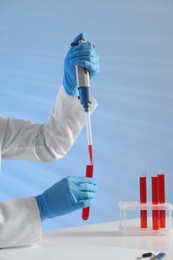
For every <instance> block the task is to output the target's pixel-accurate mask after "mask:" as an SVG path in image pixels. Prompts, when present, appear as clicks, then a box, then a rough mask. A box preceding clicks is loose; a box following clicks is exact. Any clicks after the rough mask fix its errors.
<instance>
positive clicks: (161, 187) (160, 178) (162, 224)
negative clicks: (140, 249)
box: [158, 173, 165, 228]
mask: <svg viewBox="0 0 173 260" xmlns="http://www.w3.org/2000/svg"><path fill="white" fill-rule="evenodd" d="M158 185H159V203H160V204H163V203H165V175H164V174H161V173H160V174H158ZM159 213H160V218H159V222H160V228H165V210H160V211H159Z"/></svg>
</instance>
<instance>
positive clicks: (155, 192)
mask: <svg viewBox="0 0 173 260" xmlns="http://www.w3.org/2000/svg"><path fill="white" fill-rule="evenodd" d="M158 203H159V183H158V176H154V177H152V204H153V205H157V204H158ZM152 226H153V230H158V229H159V210H152Z"/></svg>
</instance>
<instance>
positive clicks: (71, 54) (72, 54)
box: [63, 33, 99, 96]
mask: <svg viewBox="0 0 173 260" xmlns="http://www.w3.org/2000/svg"><path fill="white" fill-rule="evenodd" d="M81 39H84V34H83V33H80V34H79V35H78V36H77V37H75V38H74V40H73V46H71V47H70V49H69V51H68V53H67V55H66V58H65V60H64V77H63V85H64V88H65V91H66V93H67V94H68V95H71V96H79V91H78V87H77V81H76V71H75V65H79V66H81V67H84V68H86V69H88V71H89V75H90V78H92V77H93V76H95V75H97V74H98V73H99V57H98V55H97V54H96V50H95V47H94V45H93V43H91V42H82V43H80V44H78V42H79V41H80V40H81ZM75 43H76V44H75Z"/></svg>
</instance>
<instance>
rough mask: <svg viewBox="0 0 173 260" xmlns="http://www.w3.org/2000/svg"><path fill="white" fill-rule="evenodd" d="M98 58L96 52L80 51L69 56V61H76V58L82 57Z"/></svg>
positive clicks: (89, 50)
mask: <svg viewBox="0 0 173 260" xmlns="http://www.w3.org/2000/svg"><path fill="white" fill-rule="evenodd" d="M83 56H84V57H85V56H88V57H97V55H96V52H95V50H91V49H84V50H78V51H74V52H72V53H71V54H70V55H69V60H70V59H74V58H76V57H77V58H79V59H80V57H83Z"/></svg>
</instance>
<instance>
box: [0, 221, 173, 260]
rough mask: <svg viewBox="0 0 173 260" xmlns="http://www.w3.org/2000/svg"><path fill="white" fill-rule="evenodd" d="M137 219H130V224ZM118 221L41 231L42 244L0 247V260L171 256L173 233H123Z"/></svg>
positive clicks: (170, 257) (122, 258)
mask: <svg viewBox="0 0 173 260" xmlns="http://www.w3.org/2000/svg"><path fill="white" fill-rule="evenodd" d="M136 221H137V220H133V221H131V222H132V223H133V222H134V223H135V222H136ZM118 225H119V222H110V223H103V224H96V225H89V226H84V227H76V228H68V229H61V230H57V231H51V232H44V233H43V240H42V242H41V244H38V245H35V246H31V247H20V248H10V249H2V250H0V259H2V260H12V259H13V260H24V259H25V260H36V259H37V260H38V259H39V260H49V259H50V260H55V259H56V260H67V259H70V260H73V259H75V260H78V259H81V260H86V259H87V260H88V259H89V260H113V259H114V260H124V259H127V260H131V259H136V257H138V256H140V254H142V253H144V252H146V251H150V250H151V249H152V250H160V251H163V252H165V253H166V257H165V258H164V259H168V260H171V259H173V236H172V235H168V236H122V234H121V233H120V232H119V231H118Z"/></svg>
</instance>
